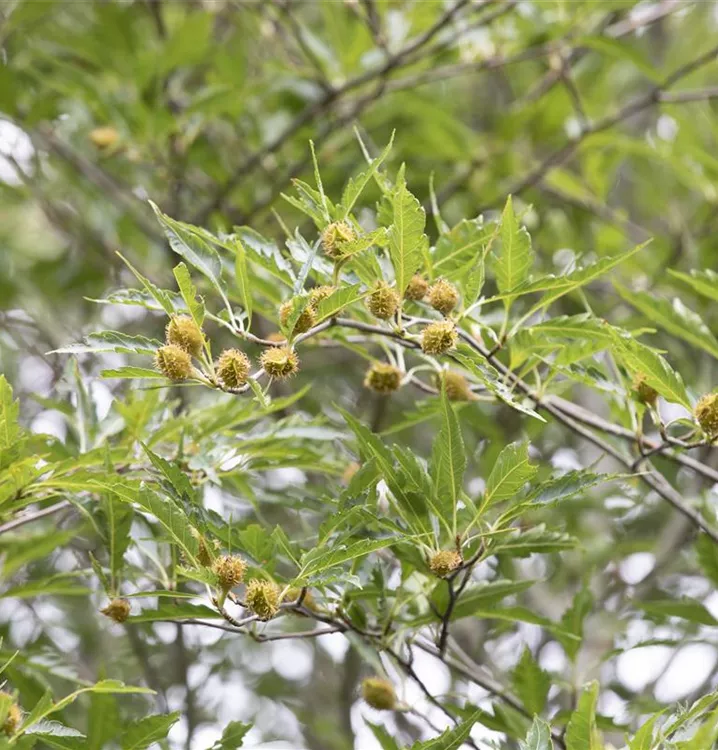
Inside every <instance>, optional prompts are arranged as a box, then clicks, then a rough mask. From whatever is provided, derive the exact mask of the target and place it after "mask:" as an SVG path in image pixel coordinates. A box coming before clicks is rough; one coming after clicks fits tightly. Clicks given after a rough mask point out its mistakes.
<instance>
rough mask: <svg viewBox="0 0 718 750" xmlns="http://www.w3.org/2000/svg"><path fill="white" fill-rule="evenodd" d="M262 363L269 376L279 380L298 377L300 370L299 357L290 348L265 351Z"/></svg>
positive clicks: (275, 347)
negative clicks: (293, 376)
mask: <svg viewBox="0 0 718 750" xmlns="http://www.w3.org/2000/svg"><path fill="white" fill-rule="evenodd" d="M260 361H261V363H262V367H263V368H264V371H265V372H266V373H267V375H270V376H271V377H273V378H277V379H278V380H282V379H284V378H288V377H290V376H292V375H296V373H297V371H298V370H299V357H297V355H296V353H295V352H294V351H293V350H292V349H290V348H289V347H288V346H272V347H270V348H269V349H265V350H264V351H263V352H262V356H261V358H260Z"/></svg>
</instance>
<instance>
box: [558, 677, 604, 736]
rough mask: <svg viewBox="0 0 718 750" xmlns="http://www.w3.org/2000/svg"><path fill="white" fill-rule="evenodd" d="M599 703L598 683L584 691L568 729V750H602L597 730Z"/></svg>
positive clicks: (591, 684) (590, 684) (590, 685)
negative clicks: (597, 708)
mask: <svg viewBox="0 0 718 750" xmlns="http://www.w3.org/2000/svg"><path fill="white" fill-rule="evenodd" d="M597 702H598V683H597V682H591V683H589V684H588V685H586V686H585V688H584V689H583V692H582V693H581V697H580V698H579V699H578V706H577V708H576V710H575V711H574V712H573V713H572V714H571V718H570V719H569V722H568V726H567V727H566V750H602V742H601V740H600V737H599V734H598V729H597V728H596V703H597Z"/></svg>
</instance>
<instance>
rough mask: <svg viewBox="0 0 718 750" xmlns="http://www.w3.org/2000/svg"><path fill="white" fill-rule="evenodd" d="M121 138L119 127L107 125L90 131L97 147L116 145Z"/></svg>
mask: <svg viewBox="0 0 718 750" xmlns="http://www.w3.org/2000/svg"><path fill="white" fill-rule="evenodd" d="M119 138H120V134H119V133H118V132H117V128H113V127H112V125H105V126H103V127H101V128H95V129H94V130H91V131H90V140H91V141H92V143H93V144H94V145H95V146H97V148H100V149H105V148H110V147H111V146H114V145H115V143H117V141H118V140H119Z"/></svg>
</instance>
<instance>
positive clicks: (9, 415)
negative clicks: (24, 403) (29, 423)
mask: <svg viewBox="0 0 718 750" xmlns="http://www.w3.org/2000/svg"><path fill="white" fill-rule="evenodd" d="M19 413H20V404H19V403H18V402H17V401H13V400H12V388H11V386H10V383H8V382H7V380H6V378H5V376H4V375H0V451H2V450H7V449H8V448H12V447H13V446H14V445H15V442H16V440H17V438H18V435H19V434H20V427H19V425H18V415H19Z"/></svg>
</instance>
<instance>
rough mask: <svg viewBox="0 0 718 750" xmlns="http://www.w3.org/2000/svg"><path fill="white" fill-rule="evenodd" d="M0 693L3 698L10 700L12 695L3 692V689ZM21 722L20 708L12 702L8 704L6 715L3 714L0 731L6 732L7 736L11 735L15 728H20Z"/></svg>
mask: <svg viewBox="0 0 718 750" xmlns="http://www.w3.org/2000/svg"><path fill="white" fill-rule="evenodd" d="M0 695H1V696H3V698H10V700H12V696H11V695H10V693H7V692H5V691H4V690H0ZM21 724H22V711H21V710H20V706H18V705H17V703H15V701H14V700H13V702H12V703H11V704H10V705H9V707H8V710H7V716H5V721H3V724H2V731H3V732H4V734H6V735H7V736H8V737H11V736H12V735H13V734H15V732H17V730H18V729H19V728H20V725H21Z"/></svg>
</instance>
